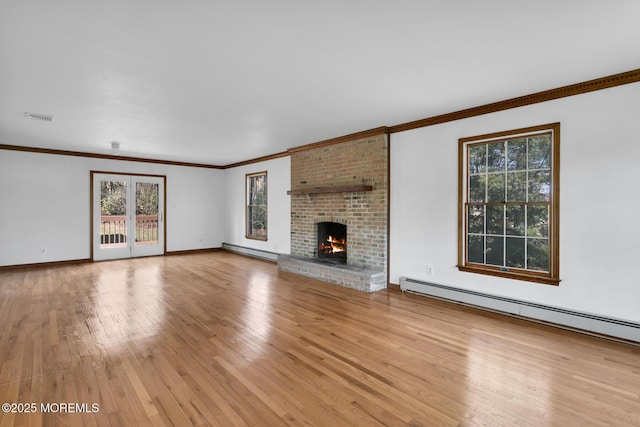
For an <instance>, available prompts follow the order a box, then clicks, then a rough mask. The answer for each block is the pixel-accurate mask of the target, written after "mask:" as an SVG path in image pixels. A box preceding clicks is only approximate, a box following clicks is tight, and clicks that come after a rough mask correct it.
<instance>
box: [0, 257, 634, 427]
mask: <svg viewBox="0 0 640 427" xmlns="http://www.w3.org/2000/svg"><path fill="white" fill-rule="evenodd" d="M0 399H1V400H2V402H0V403H5V402H7V403H30V402H33V403H36V404H37V405H38V409H39V408H40V404H59V403H79V404H83V403H87V404H89V405H91V404H92V403H96V404H98V405H99V412H97V413H65V412H59V413H42V412H41V411H38V412H36V413H31V414H18V413H0V426H2V427H4V426H19V425H20V426H21V425H25V426H49V425H52V426H55V425H64V426H120V425H122V426H134V425H141V426H145V425H146V426H163V425H166V426H170V425H179V426H188V425H193V426H225V427H226V426H276V425H277V426H279V425H282V426H343V425H344V426H359V425H366V426H406V425H412V426H432V425H446V426H456V425H461V426H462V425H463V426H476V425H478V426H486V425H491V426H501V425H504V426H513V425H521V426H540V425H543V426H568V425H594V426H597V425H603V426H604V425H616V426H640V347H636V346H631V345H625V344H621V343H616V342H612V341H607V340H604V339H600V338H595V337H590V336H586V335H580V334H577V333H572V332H568V331H564V330H561V329H556V328H551V327H547V326H543V325H539V324H536V323H532V322H526V321H523V320H519V319H514V318H510V317H505V316H500V315H497V314H493V313H487V312H483V311H480V310H475V309H471V308H466V307H461V306H457V305H453V304H449V303H445V302H442V301H437V300H432V299H429V298H425V297H420V296H416V295H410V294H402V293H401V292H398V291H393V290H386V291H381V292H377V293H374V294H366V293H361V292H357V291H354V290H351V289H346V288H342V287H339V286H334V285H330V284H327V283H324V282H320V281H316V280H312V279H308V278H304V277H301V276H297V275H294V274H290V273H284V272H279V271H278V270H277V268H276V266H275V265H274V264H273V263H269V262H265V261H260V260H255V259H251V258H248V257H244V256H240V255H236V254H231V253H227V252H216V253H207V254H193V255H182V256H166V257H152V258H141V259H133V260H119V261H109V262H101V263H92V264H81V265H75V266H74V265H64V266H59V267H48V268H26V269H24V270H7V271H0Z"/></svg>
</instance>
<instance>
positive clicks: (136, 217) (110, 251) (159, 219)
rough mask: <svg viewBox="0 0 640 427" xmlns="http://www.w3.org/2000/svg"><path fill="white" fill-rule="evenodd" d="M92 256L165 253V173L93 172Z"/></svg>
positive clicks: (114, 256) (99, 258) (95, 258)
mask: <svg viewBox="0 0 640 427" xmlns="http://www.w3.org/2000/svg"><path fill="white" fill-rule="evenodd" d="M91 176H92V182H93V184H92V208H93V209H92V212H93V218H92V230H93V233H92V234H93V259H94V261H102V260H107V259H118V258H131V257H139V256H150V255H162V254H164V247H165V245H164V229H165V227H164V191H165V177H164V176H147V175H119V174H111V173H97V172H91Z"/></svg>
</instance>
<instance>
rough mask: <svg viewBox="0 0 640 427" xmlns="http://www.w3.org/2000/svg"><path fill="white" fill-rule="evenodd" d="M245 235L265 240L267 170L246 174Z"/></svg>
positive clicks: (249, 237)
mask: <svg viewBox="0 0 640 427" xmlns="http://www.w3.org/2000/svg"><path fill="white" fill-rule="evenodd" d="M246 204H247V211H246V218H247V220H246V221H247V222H246V232H245V233H246V237H247V238H248V239H258V240H267V172H258V173H252V174H247V175H246Z"/></svg>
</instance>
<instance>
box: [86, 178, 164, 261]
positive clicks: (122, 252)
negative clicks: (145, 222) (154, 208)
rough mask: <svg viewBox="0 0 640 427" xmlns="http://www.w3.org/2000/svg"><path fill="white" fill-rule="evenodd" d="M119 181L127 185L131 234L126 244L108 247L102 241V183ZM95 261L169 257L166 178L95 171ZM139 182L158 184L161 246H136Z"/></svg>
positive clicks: (93, 188)
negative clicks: (137, 190)
mask: <svg viewBox="0 0 640 427" xmlns="http://www.w3.org/2000/svg"><path fill="white" fill-rule="evenodd" d="M106 180H109V181H119V182H126V183H127V202H126V204H127V215H126V222H127V230H126V244H123V245H121V246H112V247H105V246H103V245H101V241H100V183H101V181H106ZM90 181H91V259H92V260H93V261H102V260H108V259H120V258H131V257H140V256H152V255H164V254H165V253H166V249H167V248H166V222H165V218H166V203H165V202H166V187H167V185H166V183H167V180H166V176H165V175H144V174H131V173H117V172H102V171H91V179H90ZM138 182H151V183H154V184H158V189H159V194H158V231H157V237H158V238H157V241H158V243H157V244H145V245H137V244H136V235H135V234H136V231H135V226H133V227H132V226H131V225H132V224H135V221H136V220H135V216H136V215H135V188H136V183H138Z"/></svg>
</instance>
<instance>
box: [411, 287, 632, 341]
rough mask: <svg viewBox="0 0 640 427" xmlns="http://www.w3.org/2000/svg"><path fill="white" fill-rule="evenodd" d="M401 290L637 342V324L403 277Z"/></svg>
mask: <svg viewBox="0 0 640 427" xmlns="http://www.w3.org/2000/svg"><path fill="white" fill-rule="evenodd" d="M400 289H401V290H402V291H403V292H411V293H416V294H423V295H426V296H431V297H434V298H439V299H444V300H448V301H452V302H457V303H461V304H465V305H470V306H474V307H478V308H484V309H488V310H491V311H496V312H500V313H504V314H509V315H515V316H519V317H524V318H528V319H531V320H538V321H542V322H545V323H551V324H555V325H557V326H560V327H566V328H570V329H577V330H582V331H584V332H592V333H595V334H599V335H607V336H610V337H616V338H621V339H623V340H628V341H634V342H637V343H640V323H636V322H630V321H626V320H621V319H615V318H611V317H604V316H598V315H595V314H589V313H583V312H579V311H573V310H567V309H564V308H559V307H553V306H548V305H542V304H535V303H531V302H527V301H521V300H517V299H512V298H505V297H501V296H498V295H491V294H486V293H482V292H476V291H471V290H467V289H459V288H454V287H451V286H445V285H439V284H435V283H428V282H423V281H420V280H415V279H409V278H406V277H401V278H400Z"/></svg>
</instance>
